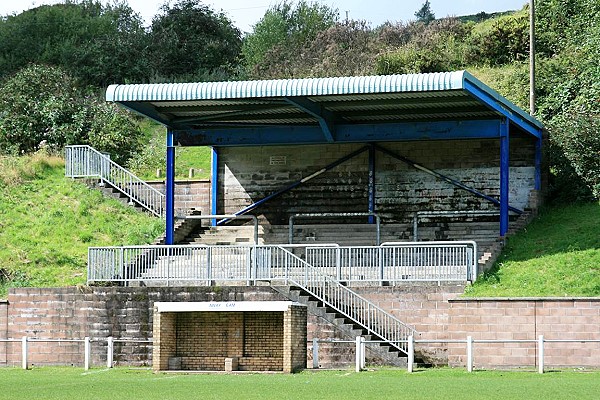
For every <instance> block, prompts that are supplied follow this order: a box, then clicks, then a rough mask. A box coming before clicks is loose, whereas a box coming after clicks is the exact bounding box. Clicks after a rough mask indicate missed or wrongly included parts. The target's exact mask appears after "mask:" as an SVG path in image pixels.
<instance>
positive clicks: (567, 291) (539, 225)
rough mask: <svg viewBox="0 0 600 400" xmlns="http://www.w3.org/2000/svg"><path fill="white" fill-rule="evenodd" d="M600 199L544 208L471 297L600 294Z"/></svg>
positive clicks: (505, 251)
mask: <svg viewBox="0 0 600 400" xmlns="http://www.w3.org/2000/svg"><path fill="white" fill-rule="evenodd" d="M599 225H600V204H599V203H591V204H582V205H570V206H564V207H560V208H551V209H547V210H545V212H543V214H541V215H540V217H538V218H537V219H536V220H535V221H534V222H533V223H532V224H530V225H529V226H528V227H527V230H526V231H524V232H521V233H519V234H517V235H516V236H514V237H511V238H510V239H509V240H508V244H507V246H506V247H505V249H504V251H503V252H502V255H501V256H500V258H499V260H498V262H497V264H496V267H495V268H494V269H492V270H491V271H490V272H488V273H486V274H485V275H484V276H483V277H482V278H481V279H479V280H478V281H477V282H476V283H475V284H474V285H473V287H472V288H471V289H470V290H468V291H467V295H468V296H475V297H478V296H501V297H505V296H510V297H512V296H599V295H600V237H599V236H598V226H599Z"/></svg>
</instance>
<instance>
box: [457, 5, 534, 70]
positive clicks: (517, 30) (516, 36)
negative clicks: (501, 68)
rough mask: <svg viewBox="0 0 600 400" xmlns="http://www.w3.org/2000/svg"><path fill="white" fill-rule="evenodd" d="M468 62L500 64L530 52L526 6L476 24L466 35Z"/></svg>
mask: <svg viewBox="0 0 600 400" xmlns="http://www.w3.org/2000/svg"><path fill="white" fill-rule="evenodd" d="M466 42H467V46H468V47H467V48H468V50H467V54H466V61H467V63H468V64H485V65H503V64H507V63H511V62H515V61H522V60H524V59H526V58H527V57H528V56H529V17H528V13H527V11H526V10H523V11H521V12H518V13H514V14H510V15H505V16H501V17H499V18H494V19H490V20H487V21H485V22H482V23H479V24H477V25H475V28H474V29H473V31H472V32H471V35H470V36H469V38H468V39H467V41H466Z"/></svg>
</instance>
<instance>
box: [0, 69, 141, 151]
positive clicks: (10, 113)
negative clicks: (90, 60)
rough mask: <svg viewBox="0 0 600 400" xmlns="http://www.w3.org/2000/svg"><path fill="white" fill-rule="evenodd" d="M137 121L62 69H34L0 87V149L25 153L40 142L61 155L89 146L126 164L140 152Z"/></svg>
mask: <svg viewBox="0 0 600 400" xmlns="http://www.w3.org/2000/svg"><path fill="white" fill-rule="evenodd" d="M140 138H141V131H140V129H139V127H138V126H137V124H136V123H135V121H134V120H132V119H131V118H130V117H129V116H128V115H127V114H126V113H125V112H123V111H120V110H118V109H117V108H116V106H114V105H109V104H106V103H105V102H104V101H100V100H98V99H97V98H96V97H94V96H91V95H90V91H89V90H88V89H86V88H85V87H84V86H82V85H81V83H80V82H79V81H78V80H77V79H74V78H73V77H72V76H70V75H69V74H68V73H67V72H66V71H65V70H64V69H62V68H58V67H49V66H42V65H30V66H29V67H27V68H24V69H22V70H21V71H19V72H17V73H16V74H14V75H13V76H11V77H10V78H8V79H6V81H5V82H4V83H3V85H1V86H0V151H1V152H3V153H12V154H23V153H30V152H34V151H36V150H38V149H39V148H40V147H41V146H42V144H44V145H45V146H48V147H50V148H51V149H53V150H57V151H62V148H63V147H64V146H65V145H68V144H90V145H92V146H94V147H96V148H97V149H98V150H101V151H107V152H109V153H111V155H112V156H113V160H115V161H116V162H124V161H125V160H127V159H128V158H129V156H130V155H131V153H132V152H134V151H136V150H137V149H138V146H139V144H140Z"/></svg>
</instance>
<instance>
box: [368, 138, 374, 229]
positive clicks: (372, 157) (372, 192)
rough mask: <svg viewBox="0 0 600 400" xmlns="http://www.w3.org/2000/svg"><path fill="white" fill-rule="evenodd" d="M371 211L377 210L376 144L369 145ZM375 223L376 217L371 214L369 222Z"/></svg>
mask: <svg viewBox="0 0 600 400" xmlns="http://www.w3.org/2000/svg"><path fill="white" fill-rule="evenodd" d="M369 212H370V213H374V212H375V146H374V145H371V146H370V147H369ZM374 223H375V217H374V216H372V215H370V216H369V224H374Z"/></svg>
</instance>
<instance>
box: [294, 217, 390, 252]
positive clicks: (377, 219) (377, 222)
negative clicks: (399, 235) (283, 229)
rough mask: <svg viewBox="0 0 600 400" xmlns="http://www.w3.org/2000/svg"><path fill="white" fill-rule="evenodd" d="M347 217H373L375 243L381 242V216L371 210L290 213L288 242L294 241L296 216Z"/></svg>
mask: <svg viewBox="0 0 600 400" xmlns="http://www.w3.org/2000/svg"><path fill="white" fill-rule="evenodd" d="M328 217H333V218H347V217H374V218H375V244H377V245H378V246H379V244H380V243H381V239H380V238H381V218H380V217H379V215H378V214H376V213H372V212H366V213H305V214H294V215H291V216H290V218H289V222H288V243H289V244H292V243H293V242H294V220H295V219H298V218H328Z"/></svg>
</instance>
